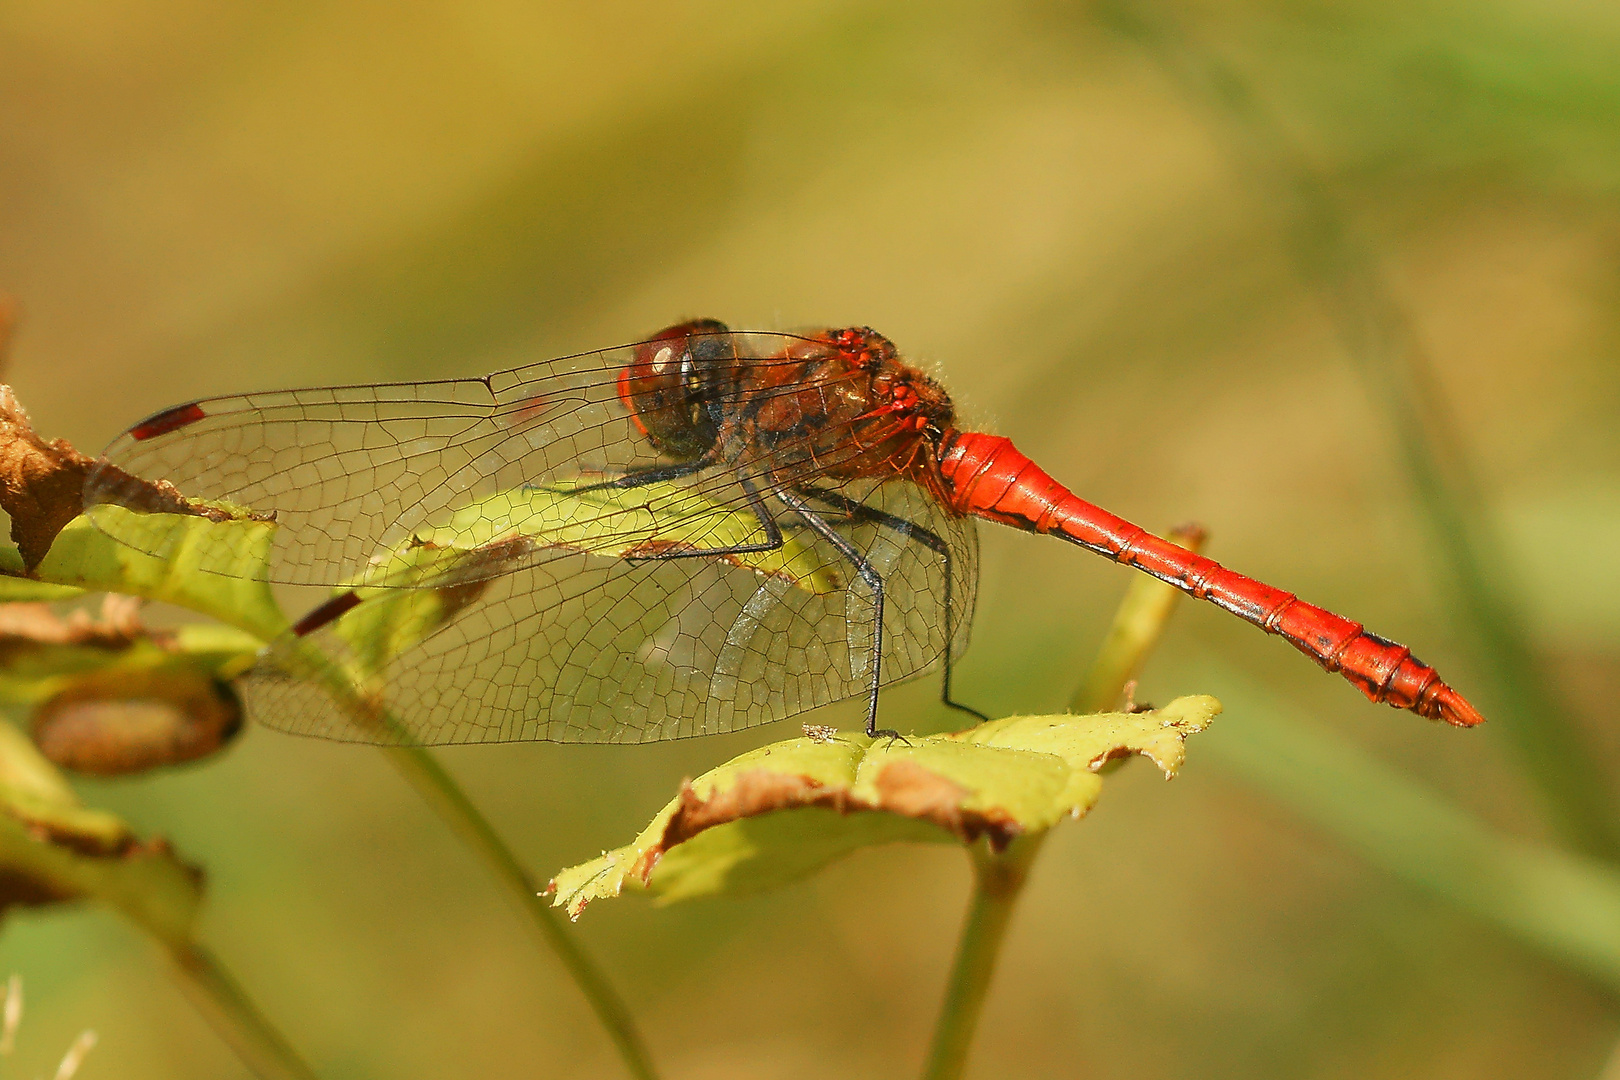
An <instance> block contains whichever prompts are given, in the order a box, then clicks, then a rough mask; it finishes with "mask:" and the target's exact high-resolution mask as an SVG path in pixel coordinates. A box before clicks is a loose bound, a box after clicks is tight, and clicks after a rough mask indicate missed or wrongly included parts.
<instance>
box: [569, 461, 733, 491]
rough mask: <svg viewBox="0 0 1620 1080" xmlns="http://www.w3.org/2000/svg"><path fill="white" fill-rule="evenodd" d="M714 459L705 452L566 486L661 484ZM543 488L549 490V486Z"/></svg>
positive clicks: (596, 487)
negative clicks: (682, 459)
mask: <svg viewBox="0 0 1620 1080" xmlns="http://www.w3.org/2000/svg"><path fill="white" fill-rule="evenodd" d="M715 461H716V458H715V456H714V455H713V454H705V455H703V456H702V457H700V458H698V459H697V460H695V461H683V462H681V463H680V464H678V465H658V466H654V467H653V468H650V469H641V470H639V471H637V472H631V473H625V474H624V475H623V476H615V477H614V478H613V479H612V480H603V481H600V482H599V483H595V484H586V485H585V486H584V487H576V488H568V489H567V491H568V493H569V494H570V495H574V494H577V493H579V492H581V491H603V490H606V489H608V488H618V489H621V490H622V489H624V488H638V487H645V486H647V485H648V484H661V483H663V482H664V481H665V480H679V479H680V478H681V477H683V476H691V475H693V474H694V473H700V472H702V471H703V470H704V469H707V468H709V467H710V466H711V465H713V464H714V463H715ZM544 490H547V491H550V490H553V489H551V488H546V489H544Z"/></svg>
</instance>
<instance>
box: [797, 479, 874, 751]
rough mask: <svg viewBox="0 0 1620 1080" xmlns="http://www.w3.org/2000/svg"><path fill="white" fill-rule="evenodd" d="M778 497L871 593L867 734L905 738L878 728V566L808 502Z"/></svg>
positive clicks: (872, 736)
mask: <svg viewBox="0 0 1620 1080" xmlns="http://www.w3.org/2000/svg"><path fill="white" fill-rule="evenodd" d="M775 494H776V497H777V498H778V499H780V500H781V501H782V504H783V505H784V506H786V507H787V508H788V509H789V510H792V511H793V512H794V513H796V514H798V515H799V517H800V518H802V519H804V523H805V524H806V525H808V526H810V528H811V530H812V531H813V532H815V533H816V534H817V535H819V536H820V537H821V538H822V539H823V540H825V541H827V543H829V544H831V545H832V546H833V547H834V548H835V549H836V550H837V552H838V554H840V555H842V556H843V557H844V558H846V559H848V560H849V563H850V565H851V566H853V567H854V568H855V573H856V574H857V575H859V576H860V579H861V580H862V581H864V582H866V584H867V587H868V588H870V589H871V590H872V689H871V692H870V695H869V696H868V698H867V704H866V734H867V735H868V736H870V737H871V738H874V739H875V738H878V737H879V736H883V737H886V738H888V739H889V740H890V741H891V742H892V741H893V740H895V739H898V738H901V737H902V736H901V735H900V733H899V732H898V731H891V730H889V729H887V728H879V727H878V726H877V711H878V690H880V689H881V688H882V686H883V577H882V575H881V574H879V573H878V572H877V568H876V567H874V566H873V565H872V564H871V563H870V562H869V561H867V558H866V556H864V555H862V554H861V553H860V552H859V551H857V550H856V548H855V545H854V544H851V543H850V542H849V541H848V540H846V539H844V537H842V536H840V535H839V533H838V530H837V529H834V528H833V527H832V526H831V525H829V524H828V523H827V520H826V519H825V518H823V517H822V516H821V515H820V514H818V513H817V512H816V511H815V510H814V509H812V508H811V506H810V504H809V503H807V502H805V501H804V500H803V499H801V498H799V496H797V495H795V494H793V493H792V492H789V491H786V490H783V489H778V490H777V491H776V492H775Z"/></svg>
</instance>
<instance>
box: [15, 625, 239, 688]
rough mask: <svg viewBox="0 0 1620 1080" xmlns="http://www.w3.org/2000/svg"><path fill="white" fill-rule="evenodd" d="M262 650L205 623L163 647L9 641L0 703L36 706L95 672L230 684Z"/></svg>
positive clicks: (141, 642) (146, 641)
mask: <svg viewBox="0 0 1620 1080" xmlns="http://www.w3.org/2000/svg"><path fill="white" fill-rule="evenodd" d="M259 648H260V642H259V640H258V638H256V637H253V636H252V635H250V634H247V633H244V632H243V631H241V630H238V629H236V628H235V627H230V626H221V625H218V624H203V623H197V624H192V625H188V626H182V627H180V628H178V629H177V630H175V631H174V634H173V638H172V640H168V641H167V642H166V643H165V644H160V643H159V642H158V641H155V640H153V639H150V638H142V639H137V640H135V641H131V642H129V643H128V644H126V645H124V646H122V647H111V646H108V645H101V644H94V643H54V642H23V641H12V642H7V643H6V647H5V649H4V651H3V652H0V702H4V703H8V704H14V705H32V704H36V703H38V702H41V701H44V700H46V699H47V698H50V697H53V696H55V695H56V694H58V693H60V692H61V691H62V690H63V689H65V688H66V687H67V686H68V685H69V684H71V683H72V682H74V681H75V680H77V679H78V678H80V677H81V676H84V675H87V674H89V673H92V672H108V673H113V672H125V673H129V674H136V673H141V672H151V671H156V670H159V669H172V670H189V671H195V672H198V673H200V674H204V675H207V676H209V677H213V678H220V679H226V680H229V679H230V678H231V677H233V676H234V675H235V674H237V673H238V672H240V671H241V670H243V669H244V668H246V667H247V665H248V664H249V663H251V662H252V660H253V658H254V657H255V656H256V655H257V653H258V650H259Z"/></svg>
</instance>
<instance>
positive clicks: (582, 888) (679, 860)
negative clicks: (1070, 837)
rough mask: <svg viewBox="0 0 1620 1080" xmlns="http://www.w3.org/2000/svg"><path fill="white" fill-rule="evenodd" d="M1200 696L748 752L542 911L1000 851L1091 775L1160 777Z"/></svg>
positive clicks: (1171, 771) (582, 869) (584, 870)
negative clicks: (898, 854) (984, 847)
mask: <svg viewBox="0 0 1620 1080" xmlns="http://www.w3.org/2000/svg"><path fill="white" fill-rule="evenodd" d="M1220 708H1221V707H1220V703H1219V702H1217V701H1216V700H1215V699H1214V698H1212V697H1183V698H1177V699H1176V700H1174V701H1172V702H1171V703H1170V704H1168V705H1166V706H1165V707H1164V708H1163V709H1158V710H1154V711H1148V712H1138V713H1099V714H1097V715H1093V716H1014V717H1008V718H1007V719H1005V720H996V721H992V722H991V723H987V724H983V725H981V726H979V727H976V728H972V729H970V730H968V731H964V732H958V733H956V734H953V735H929V736H924V737H917V738H913V739H911V740H909V741H900V740H896V741H894V742H892V743H891V742H890V741H889V740H887V739H882V738H880V739H877V740H872V739H868V738H866V736H864V735H842V736H839V737H837V738H832V739H829V738H827V737H826V736H825V735H819V736H806V737H805V738H800V739H789V740H787V741H786V742H780V743H773V744H772V745H770V746H765V747H761V748H760V749H758V750H753V751H750V752H749V753H746V754H743V755H742V756H740V757H738V758H735V759H733V760H732V761H730V762H728V763H726V764H725V765H722V766H720V767H719V768H717V769H714V770H712V771H710V772H708V773H705V774H704V775H703V776H701V777H699V778H698V779H696V780H694V781H691V782H689V783H686V784H683V785H682V786H681V790H680V793H679V794H677V795H676V797H675V798H674V799H673V800H671V802H670V803H669V804H668V805H667V806H665V807H664V809H663V810H662V811H660V812H659V814H658V816H657V817H655V818H654V819H653V821H652V823H651V824H650V825H649V826H648V827H647V828H646V829H645V830H643V831H642V833H641V835H640V836H638V837H636V839H635V840H634V841H632V842H631V843H630V844H628V845H626V846H624V847H622V848H618V849H615V850H613V851H609V852H606V853H604V854H603V855H601V856H600V857H599V858H596V859H592V860H591V861H590V862H587V863H583V864H581V865H579V866H575V867H572V868H570V869H567V870H564V871H563V872H562V873H560V874H558V875H557V876H556V877H555V878H554V879H553V880H552V882H551V886H550V890H551V891H552V892H553V893H554V900H553V903H554V904H556V905H557V906H559V907H566V908H567V909H568V912H569V914H570V915H572V916H575V917H577V916H578V915H579V913H580V912H581V911H582V910H584V908H585V905H586V904H588V903H590V902H591V901H592V900H596V899H602V898H606V897H610V896H617V895H618V894H619V893H620V891H621V890H622V889H624V888H625V887H627V886H628V887H630V888H632V889H639V890H643V891H646V892H649V893H651V894H652V895H654V896H655V897H657V898H658V899H659V900H661V901H671V900H680V899H688V898H691V897H695V896H707V895H712V894H715V893H722V892H724V893H737V892H748V891H755V890H759V889H764V888H771V887H774V886H777V885H781V884H785V883H787V882H790V881H794V880H796V879H798V878H801V877H804V876H806V875H808V874H810V873H813V872H814V871H816V870H817V869H819V868H821V867H823V866H825V865H827V864H828V863H830V862H833V861H834V860H836V859H838V858H840V857H842V856H844V855H846V854H848V853H850V852H852V851H855V850H857V849H859V848H863V847H869V846H872V845H874V844H887V843H894V842H897V841H914V842H925V843H953V842H954V843H961V844H972V843H976V842H978V841H979V840H981V839H982V840H984V841H985V842H986V843H988V844H989V845H990V846H991V847H992V848H996V849H1000V848H1003V847H1005V846H1006V845H1007V844H1009V843H1010V842H1012V840H1014V839H1015V838H1017V837H1020V836H1025V835H1029V834H1032V833H1038V832H1041V831H1044V830H1046V829H1049V828H1051V827H1052V826H1053V825H1056V824H1057V823H1058V822H1059V821H1061V820H1063V819H1064V818H1065V817H1080V816H1082V815H1083V814H1085V813H1086V811H1088V810H1089V809H1091V807H1092V805H1093V804H1094V803H1095V802H1096V800H1097V796H1098V795H1099V794H1100V793H1101V790H1102V777H1101V776H1100V775H1098V773H1099V770H1101V769H1102V767H1103V766H1104V765H1105V764H1107V763H1108V762H1109V761H1110V760H1112V759H1114V758H1116V757H1120V756H1124V755H1131V754H1140V755H1143V756H1145V757H1147V758H1149V759H1151V760H1152V761H1153V762H1154V763H1155V764H1156V765H1158V766H1159V768H1160V769H1162V770H1163V771H1164V774H1165V776H1166V777H1172V776H1174V775H1175V773H1176V770H1177V769H1179V768H1180V766H1181V764H1182V761H1183V760H1184V758H1185V747H1184V745H1183V743H1184V741H1185V739H1186V737H1187V736H1188V735H1191V734H1193V733H1194V732H1198V731H1202V730H1203V729H1204V728H1205V727H1206V726H1208V724H1209V722H1210V720H1211V719H1213V718H1214V716H1215V715H1216V714H1217V713H1219V712H1220Z"/></svg>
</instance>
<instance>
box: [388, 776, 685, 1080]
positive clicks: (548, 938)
mask: <svg viewBox="0 0 1620 1080" xmlns="http://www.w3.org/2000/svg"><path fill="white" fill-rule="evenodd" d="M383 753H384V754H386V755H388V760H389V761H390V762H392V763H393V765H394V767H395V768H396V769H398V770H399V772H400V775H402V776H403V777H404V778H405V780H406V782H407V783H409V784H410V785H411V787H413V788H415V789H416V792H417V794H418V795H420V796H422V798H423V799H425V800H426V801H427V803H428V805H429V806H431V807H432V808H433V811H434V812H435V813H436V814H438V815H439V817H440V818H442V819H443V820H444V822H445V823H446V824H448V825H449V826H450V828H451V829H452V830H453V831H454V832H455V833H456V835H458V836H460V837H461V838H462V840H463V841H465V842H466V844H467V845H468V846H469V847H471V848H472V850H473V851H474V852H475V853H476V854H477V855H478V857H479V858H480V859H481V860H482V861H483V863H484V865H485V867H487V868H488V869H489V870H490V872H491V873H493V874H494V875H495V877H496V879H497V880H499V881H500V883H501V884H502V885H504V886H506V889H507V892H508V894H509V895H511V897H512V898H513V899H514V900H516V901H517V902H518V904H519V905H521V906H522V908H523V910H524V911H525V912H526V913H527V914H528V916H529V921H530V923H531V924H532V925H533V926H534V928H535V929H536V930H537V931H539V934H540V937H541V939H542V940H543V941H544V942H545V944H546V945H547V946H548V947H550V949H551V951H552V952H554V953H555V954H556V955H557V958H558V959H559V960H561V961H562V964H563V967H564V968H566V969H567V971H568V974H569V976H570V977H571V978H572V979H573V980H574V985H576V986H578V987H579V990H580V993H582V994H584V995H585V1000H586V1001H587V1002H588V1003H589V1004H590V1006H591V1009H592V1010H593V1011H594V1012H595V1013H596V1017H597V1019H598V1020H600V1021H601V1023H602V1026H603V1027H604V1028H606V1029H607V1033H608V1038H610V1039H611V1040H612V1041H613V1045H614V1047H615V1048H616V1049H617V1050H618V1051H619V1057H620V1058H621V1059H623V1061H624V1065H625V1068H626V1069H628V1070H629V1072H630V1075H631V1076H634V1077H637V1078H638V1080H656V1077H657V1073H656V1072H655V1071H654V1069H653V1064H652V1058H651V1057H650V1056H649V1055H648V1053H647V1046H646V1044H645V1043H644V1042H643V1041H642V1038H641V1033H640V1031H638V1030H637V1029H636V1024H635V1020H634V1019H633V1018H632V1017H631V1015H630V1010H629V1008H628V1007H627V1006H626V1005H625V1003H624V1000H623V999H622V998H620V997H619V994H618V992H617V991H616V990H614V988H613V986H612V984H610V983H609V982H608V980H607V977H606V976H605V975H604V974H602V972H601V971H599V970H597V967H596V965H595V963H593V962H592V960H591V958H590V957H589V956H587V955H586V953H585V951H584V950H583V949H581V948H580V946H579V943H578V942H577V941H575V940H574V937H573V935H572V934H571V933H569V931H568V928H567V927H566V926H564V925H563V920H562V916H561V915H559V914H558V913H557V911H556V910H555V909H554V908H552V907H551V906H550V905H549V904H547V903H546V902H545V900H544V899H542V898H541V897H540V895H539V893H538V891H537V890H536V888H535V883H534V881H533V880H532V879H531V878H530V877H529V875H528V872H527V871H525V870H524V869H523V867H522V866H521V865H520V864H519V863H518V861H517V858H516V857H515V856H514V855H513V854H512V852H511V849H510V848H508V847H507V846H506V844H505V843H504V842H503V841H502V840H501V838H500V836H499V835H497V834H496V832H495V829H494V827H493V826H491V825H490V823H489V821H488V820H487V819H486V818H485V817H484V816H483V814H481V813H479V811H478V808H477V807H476V806H474V805H473V804H472V801H471V800H470V799H468V798H467V795H466V793H465V792H463V791H462V790H461V788H460V786H459V785H457V783H456V782H455V780H454V779H452V778H451V776H450V774H449V773H447V772H445V771H444V767H443V766H441V765H440V764H439V762H438V760H437V759H436V758H435V757H434V756H433V755H432V754H430V753H429V752H428V751H427V750H425V749H423V748H422V747H419V746H390V747H384V748H383Z"/></svg>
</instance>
